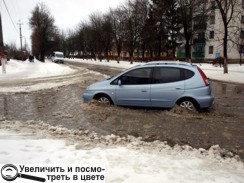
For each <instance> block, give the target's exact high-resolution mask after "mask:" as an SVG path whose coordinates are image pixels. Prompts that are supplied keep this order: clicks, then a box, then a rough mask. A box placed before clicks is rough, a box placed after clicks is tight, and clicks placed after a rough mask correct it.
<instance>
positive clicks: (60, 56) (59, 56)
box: [56, 54, 64, 58]
mask: <svg viewBox="0 0 244 183" xmlns="http://www.w3.org/2000/svg"><path fill="white" fill-rule="evenodd" d="M56 57H58V58H64V55H63V54H56Z"/></svg>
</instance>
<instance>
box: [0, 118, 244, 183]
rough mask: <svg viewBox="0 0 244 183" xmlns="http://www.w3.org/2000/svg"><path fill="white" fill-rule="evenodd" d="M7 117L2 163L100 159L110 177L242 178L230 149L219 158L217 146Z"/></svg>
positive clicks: (1, 136)
mask: <svg viewBox="0 0 244 183" xmlns="http://www.w3.org/2000/svg"><path fill="white" fill-rule="evenodd" d="M6 123H7V124H8V126H9V125H10V124H9V123H11V125H12V127H11V128H12V130H6V129H2V130H0V145H1V147H4V148H1V149H0V164H8V163H12V164H50V165H52V164H53V165H55V164H63V165H64V164H79V165H80V166H82V165H89V164H92V165H104V167H105V170H106V176H105V179H106V182H114V183H121V182H124V183H137V182H138V183H141V182H145V183H160V182H167V183H171V182H206V183H210V182H216V183H218V182H221V183H229V182H233V183H241V182H244V164H243V163H242V162H241V161H238V160H237V159H235V158H228V153H227V154H225V155H226V156H227V158H225V159H223V158H222V157H221V154H222V153H223V150H221V149H220V148H219V147H218V146H213V147H212V148H210V150H208V151H206V150H204V149H199V150H197V149H193V148H191V147H189V146H183V147H180V146H175V147H174V148H171V147H170V146H168V145H167V143H165V142H159V141H155V142H151V143H146V142H143V141H140V139H138V138H134V137H131V136H129V137H127V138H125V137H124V138H120V137H117V136H115V135H110V136H105V137H97V136H96V134H94V133H89V132H87V131H80V130H74V131H69V130H66V129H63V128H61V127H51V126H49V125H46V124H44V123H43V124H42V123H40V124H38V125H34V123H32V122H30V123H29V124H24V125H23V123H19V122H16V123H12V122H9V123H8V122H6ZM23 126H24V127H23ZM20 127H21V128H20ZM16 131H18V132H16ZM74 134H75V135H74ZM61 136H63V137H67V138H66V139H65V140H64V139H62V138H61V139H60V137H61ZM58 137H59V138H58ZM71 139H72V140H71ZM74 139H76V140H74ZM80 139H82V140H80ZM0 180H1V178H0Z"/></svg>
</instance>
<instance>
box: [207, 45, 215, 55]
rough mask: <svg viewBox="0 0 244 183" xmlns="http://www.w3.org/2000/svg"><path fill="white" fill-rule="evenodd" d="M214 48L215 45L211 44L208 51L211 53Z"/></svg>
mask: <svg viewBox="0 0 244 183" xmlns="http://www.w3.org/2000/svg"><path fill="white" fill-rule="evenodd" d="M213 48H214V47H213V46H209V48H208V53H209V54H213Z"/></svg>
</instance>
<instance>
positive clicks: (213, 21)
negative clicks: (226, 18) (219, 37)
mask: <svg viewBox="0 0 244 183" xmlns="http://www.w3.org/2000/svg"><path fill="white" fill-rule="evenodd" d="M210 24H215V15H211V16H210Z"/></svg>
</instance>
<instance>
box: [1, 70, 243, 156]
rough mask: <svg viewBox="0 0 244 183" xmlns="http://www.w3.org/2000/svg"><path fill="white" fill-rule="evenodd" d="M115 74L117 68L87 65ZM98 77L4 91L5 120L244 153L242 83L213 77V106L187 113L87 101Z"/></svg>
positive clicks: (2, 117)
mask: <svg viewBox="0 0 244 183" xmlns="http://www.w3.org/2000/svg"><path fill="white" fill-rule="evenodd" d="M89 69H92V70H94V71H99V72H102V73H104V74H108V75H113V74H115V73H117V72H118V70H111V69H107V68H105V67H97V66H89ZM95 80H97V78H95V79H94V76H93V75H91V76H90V80H89V81H87V82H85V83H84V82H81V83H76V84H73V85H69V86H64V87H59V88H55V89H50V90H42V91H38V92H32V93H16V94H0V121H1V120H13V121H14V120H18V121H28V120H35V121H38V120H41V121H44V122H46V123H49V124H51V125H54V126H56V125H62V126H64V127H67V128H69V129H77V128H80V129H87V130H91V131H95V132H97V133H98V134H99V135H107V134H111V133H112V134H116V135H120V136H127V135H133V136H136V137H142V138H143V140H145V141H153V140H162V141H165V140H167V141H168V143H169V144H170V145H174V144H180V145H182V144H189V145H191V146H193V147H196V148H200V147H202V148H209V147H210V146H212V145H215V144H219V145H220V147H222V148H226V149H227V150H230V151H232V152H234V153H236V154H239V155H241V156H242V157H244V151H243V150H244V133H243V131H244V105H243V104H244V95H243V92H244V85H238V84H228V83H221V82H212V86H213V91H214V94H215V97H216V99H215V103H214V105H213V108H212V109H210V110H208V111H202V112H201V113H193V114H192V113H187V112H185V111H182V110H181V109H179V108H177V107H176V108H174V109H173V110H171V111H168V110H164V109H145V108H139V109H138V108H127V107H117V106H100V105H98V104H97V103H94V102H92V103H89V104H84V103H83V101H82V94H83V92H84V90H85V88H86V86H87V85H89V84H90V83H92V82H94V81H95Z"/></svg>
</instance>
